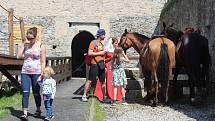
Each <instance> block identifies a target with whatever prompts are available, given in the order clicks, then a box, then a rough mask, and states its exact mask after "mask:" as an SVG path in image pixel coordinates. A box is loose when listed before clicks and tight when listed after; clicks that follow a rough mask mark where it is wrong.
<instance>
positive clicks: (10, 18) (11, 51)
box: [8, 8, 14, 56]
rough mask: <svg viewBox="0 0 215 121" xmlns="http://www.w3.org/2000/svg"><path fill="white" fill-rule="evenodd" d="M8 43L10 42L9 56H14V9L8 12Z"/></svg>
mask: <svg viewBox="0 0 215 121" xmlns="http://www.w3.org/2000/svg"><path fill="white" fill-rule="evenodd" d="M8 12H9V13H8V33H9V37H8V41H9V55H11V56H13V55H14V47H13V46H14V45H13V12H14V10H13V8H10V9H9V10H8Z"/></svg>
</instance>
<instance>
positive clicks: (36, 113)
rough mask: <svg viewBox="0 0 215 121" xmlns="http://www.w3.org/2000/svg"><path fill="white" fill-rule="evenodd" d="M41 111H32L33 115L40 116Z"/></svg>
mask: <svg viewBox="0 0 215 121" xmlns="http://www.w3.org/2000/svg"><path fill="white" fill-rule="evenodd" d="M41 113H42V112H41V111H40V110H39V111H38V110H37V111H36V112H35V113H34V117H40V116H41Z"/></svg>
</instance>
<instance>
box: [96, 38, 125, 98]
mask: <svg viewBox="0 0 215 121" xmlns="http://www.w3.org/2000/svg"><path fill="white" fill-rule="evenodd" d="M117 45H118V40H117V38H115V37H113V38H110V39H109V40H108V41H107V42H106V43H105V47H104V49H105V51H106V53H105V66H106V72H105V73H106V87H107V88H106V96H107V97H108V98H109V99H110V100H113V88H114V87H113V84H112V71H111V59H112V55H113V51H114V49H115V48H116V47H117ZM100 85H101V84H100V81H97V83H96V88H95V92H94V96H96V97H97V98H98V99H99V100H100V101H102V100H103V97H104V96H103V94H102V91H101V86H100ZM118 92H119V93H117V94H118V95H117V100H118V101H121V100H122V94H121V93H120V88H118Z"/></svg>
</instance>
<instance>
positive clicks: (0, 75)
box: [0, 72, 3, 89]
mask: <svg viewBox="0 0 215 121" xmlns="http://www.w3.org/2000/svg"><path fill="white" fill-rule="evenodd" d="M2 82H3V81H2V73H1V72H0V89H1V87H2Z"/></svg>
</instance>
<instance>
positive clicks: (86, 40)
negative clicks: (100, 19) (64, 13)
mask: <svg viewBox="0 0 215 121" xmlns="http://www.w3.org/2000/svg"><path fill="white" fill-rule="evenodd" d="M94 39H95V37H94V36H93V34H91V33H90V32H88V31H81V32H79V33H78V34H77V35H76V36H75V37H74V38H73V40H72V46H71V51H72V52H71V53H72V71H73V73H72V76H73V77H86V70H85V57H84V53H86V52H87V51H88V47H89V44H90V42H91V41H92V40H94Z"/></svg>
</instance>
